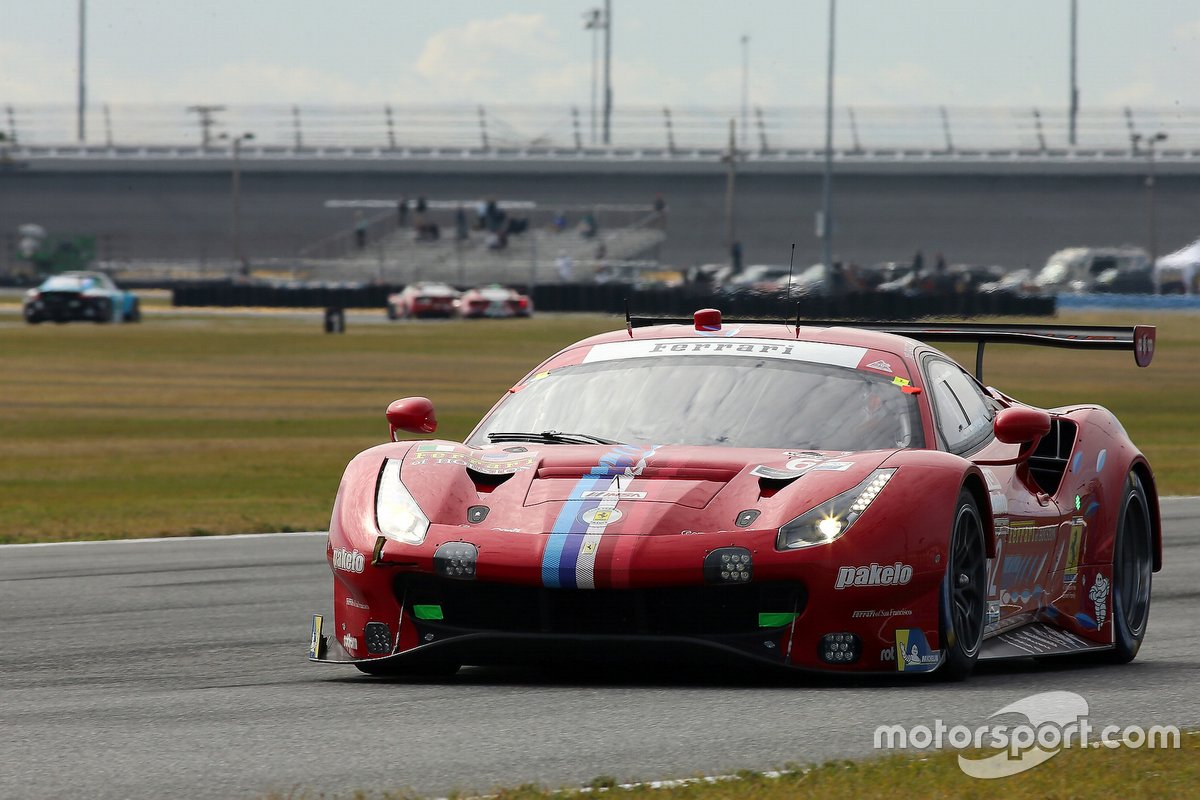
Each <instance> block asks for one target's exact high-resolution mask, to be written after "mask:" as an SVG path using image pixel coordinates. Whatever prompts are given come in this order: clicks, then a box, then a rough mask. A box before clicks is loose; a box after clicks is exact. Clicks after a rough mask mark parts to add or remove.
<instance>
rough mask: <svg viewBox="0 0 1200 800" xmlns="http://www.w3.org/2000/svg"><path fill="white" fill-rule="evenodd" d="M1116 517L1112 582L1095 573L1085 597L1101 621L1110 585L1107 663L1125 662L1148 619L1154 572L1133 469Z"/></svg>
mask: <svg viewBox="0 0 1200 800" xmlns="http://www.w3.org/2000/svg"><path fill="white" fill-rule="evenodd" d="M1118 519H1119V520H1120V521H1119V522H1118V523H1117V537H1116V544H1115V546H1114V548H1113V568H1112V586H1111V587H1110V586H1108V585H1106V584H1107V581H1106V579H1105V578H1104V575H1103V574H1101V573H1096V578H1095V579H1094V582H1093V583H1092V586H1091V589H1090V590H1089V592H1088V597H1089V599H1090V600H1091V601H1092V603H1093V604H1094V606H1095V607H1096V614H1097V618H1096V621H1097V622H1098V623H1100V624H1101V625H1102V624H1103V622H1102V621H1101V619H1100V617H1099V615H1100V614H1101V611H1100V609H1101V608H1103V607H1104V605H1105V601H1106V600H1107V599H1108V598H1107V596H1108V595H1109V594H1110V589H1111V594H1112V625H1113V645H1114V646H1113V649H1112V650H1110V651H1109V652H1108V653H1106V654H1105V655H1106V656H1107V660H1108V661H1110V662H1111V663H1114V664H1128V663H1129V662H1130V661H1133V659H1134V657H1135V656H1136V655H1137V653H1138V650H1139V649H1141V646H1142V640H1143V639H1144V638H1145V637H1146V625H1147V623H1148V622H1149V621H1150V580H1151V576H1152V574H1153V572H1154V547H1153V542H1152V539H1151V529H1150V504H1149V503H1148V502H1147V500H1146V490H1145V489H1144V488H1143V487H1142V479H1141V478H1139V477H1138V476H1137V475H1136V474H1134V473H1130V475H1129V478H1128V480H1126V481H1125V496H1124V498H1123V499H1122V500H1121V516H1120V517H1118Z"/></svg>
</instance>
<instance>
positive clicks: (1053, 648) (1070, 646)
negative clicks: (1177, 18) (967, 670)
mask: <svg viewBox="0 0 1200 800" xmlns="http://www.w3.org/2000/svg"><path fill="white" fill-rule="evenodd" d="M1112 648H1113V646H1112V645H1111V644H1100V645H1098V644H1096V643H1095V642H1089V641H1088V640H1087V639H1083V638H1080V637H1079V636H1076V635H1075V634H1073V633H1071V632H1070V631H1065V630H1063V629H1062V628H1056V627H1054V626H1053V625H1047V624H1046V623H1044V622H1030V623H1028V624H1027V625H1022V626H1021V627H1019V628H1013V629H1011V630H1006V631H1003V632H1002V633H998V634H996V635H995V636H992V637H990V638H988V639H985V640H984V642H983V646H982V647H981V648H980V650H979V660H980V661H1001V660H1004V659H1007V658H1032V657H1035V656H1036V657H1041V656H1066V655H1075V654H1078V653H1089V652H1100V651H1103V650H1111V649H1112Z"/></svg>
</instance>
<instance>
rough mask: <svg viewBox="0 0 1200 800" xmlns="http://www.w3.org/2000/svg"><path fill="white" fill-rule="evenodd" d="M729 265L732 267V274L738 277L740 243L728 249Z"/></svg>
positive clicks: (735, 243)
mask: <svg viewBox="0 0 1200 800" xmlns="http://www.w3.org/2000/svg"><path fill="white" fill-rule="evenodd" d="M729 265H730V266H731V267H733V274H734V275H738V274H740V273H741V271H742V243H741V242H734V243H733V244H732V245H731V246H730V248H729Z"/></svg>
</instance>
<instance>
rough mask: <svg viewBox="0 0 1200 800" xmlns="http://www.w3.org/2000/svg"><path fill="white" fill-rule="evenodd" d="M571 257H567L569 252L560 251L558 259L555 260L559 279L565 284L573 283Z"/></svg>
mask: <svg viewBox="0 0 1200 800" xmlns="http://www.w3.org/2000/svg"><path fill="white" fill-rule="evenodd" d="M572 266H573V265H572V264H571V257H570V256H569V255H567V251H565V250H559V251H558V258H556V259H555V260H554V267H555V269H557V270H558V279H559V280H560V281H562V282H563V283H570V282H571V270H572Z"/></svg>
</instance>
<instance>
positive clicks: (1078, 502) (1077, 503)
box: [1075, 495, 1083, 511]
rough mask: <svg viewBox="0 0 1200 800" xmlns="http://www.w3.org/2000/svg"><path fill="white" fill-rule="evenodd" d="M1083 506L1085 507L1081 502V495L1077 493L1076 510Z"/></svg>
mask: <svg viewBox="0 0 1200 800" xmlns="http://www.w3.org/2000/svg"><path fill="white" fill-rule="evenodd" d="M1081 508H1083V503H1081V502H1080V500H1079V495H1075V510H1076V511H1078V510H1079V509H1081Z"/></svg>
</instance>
